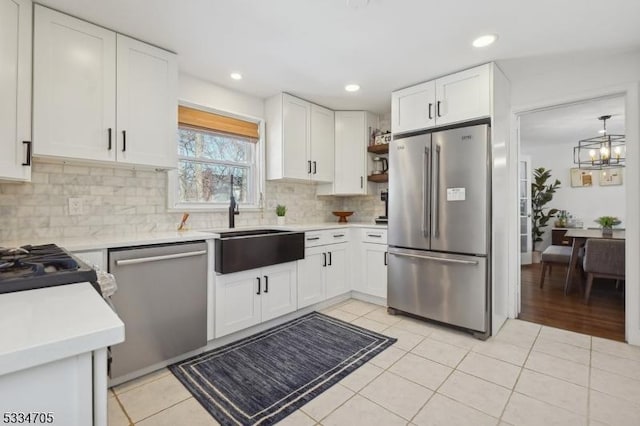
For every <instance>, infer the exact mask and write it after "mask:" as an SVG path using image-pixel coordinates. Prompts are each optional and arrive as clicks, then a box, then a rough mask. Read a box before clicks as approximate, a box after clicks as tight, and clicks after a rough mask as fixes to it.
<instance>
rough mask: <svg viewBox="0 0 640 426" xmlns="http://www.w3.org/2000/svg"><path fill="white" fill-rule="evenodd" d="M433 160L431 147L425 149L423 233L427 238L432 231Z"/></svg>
mask: <svg viewBox="0 0 640 426" xmlns="http://www.w3.org/2000/svg"><path fill="white" fill-rule="evenodd" d="M430 160H431V150H430V149H429V147H425V148H424V165H423V169H422V173H423V179H422V199H423V200H424V204H423V206H422V233H423V235H424V236H425V237H427V238H428V237H429V235H430V229H431V222H430V219H431V215H430V211H429V210H430V209H429V197H430V191H429V189H430V188H431V173H429V169H430V167H429V163H430Z"/></svg>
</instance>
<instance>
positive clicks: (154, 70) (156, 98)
mask: <svg viewBox="0 0 640 426" xmlns="http://www.w3.org/2000/svg"><path fill="white" fill-rule="evenodd" d="M117 46H118V49H117V51H118V91H117V100H118V108H117V111H118V133H117V141H118V142H117V149H118V151H117V154H116V155H117V159H118V162H119V163H129V164H144V165H147V166H156V167H167V168H176V167H177V166H178V157H177V156H178V150H177V145H176V140H177V131H178V116H177V114H178V64H177V59H176V55H175V54H173V53H171V52H167V51H166V50H162V49H158V48H157V47H154V46H150V45H148V44H146V43H142V42H140V41H138V40H134V39H132V38H129V37H126V36H123V35H121V34H118V37H117Z"/></svg>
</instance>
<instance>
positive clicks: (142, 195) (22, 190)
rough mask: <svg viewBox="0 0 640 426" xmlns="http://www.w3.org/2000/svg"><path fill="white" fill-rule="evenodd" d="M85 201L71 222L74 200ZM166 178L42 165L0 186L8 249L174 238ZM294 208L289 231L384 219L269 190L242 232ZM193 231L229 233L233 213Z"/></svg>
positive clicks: (354, 205) (357, 200) (376, 206)
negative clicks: (139, 236)
mask: <svg viewBox="0 0 640 426" xmlns="http://www.w3.org/2000/svg"><path fill="white" fill-rule="evenodd" d="M69 197H79V198H82V201H83V206H84V210H83V214H80V215H75V216H71V215H69V206H68V198H69ZM166 197H167V175H166V173H165V172H155V171H141V170H130V169H119V168H113V167H104V166H82V165H70V164H50V163H46V162H42V161H39V160H38V159H36V160H35V161H34V164H33V167H32V179H31V182H29V183H0V219H1V220H0V245H1V243H2V241H12V240H26V241H28V240H29V239H43V238H60V237H80V236H87V235H95V236H109V235H123V234H129V233H140V232H152V231H169V230H174V229H175V228H176V225H177V223H178V222H180V219H181V217H182V213H170V212H168V211H167V201H166ZM276 204H285V205H286V206H287V223H290V224H304V223H318V222H327V221H334V220H336V218H335V217H334V216H333V215H332V214H331V212H332V211H334V210H354V211H355V212H356V213H355V214H354V216H353V217H352V220H353V221H357V222H368V223H373V219H374V218H375V217H376V216H379V215H381V214H383V213H384V205H383V203H382V202H381V201H380V200H379V197H378V196H362V197H332V196H316V188H315V186H314V185H309V184H304V183H290V182H267V183H266V188H265V206H266V208H265V209H264V210H262V211H241V214H240V215H239V216H236V226H253V225H275V223H276V216H275V205H276ZM190 214H191V216H190V217H189V221H188V225H189V227H190V228H191V229H206V228H224V227H226V226H227V224H228V222H227V221H228V216H227V212H226V211H221V212H190Z"/></svg>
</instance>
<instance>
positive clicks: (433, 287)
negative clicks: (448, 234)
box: [387, 248, 488, 333]
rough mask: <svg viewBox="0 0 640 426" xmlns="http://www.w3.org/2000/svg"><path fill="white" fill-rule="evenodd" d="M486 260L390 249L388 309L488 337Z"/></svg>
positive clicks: (483, 258)
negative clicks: (486, 333)
mask: <svg viewBox="0 0 640 426" xmlns="http://www.w3.org/2000/svg"><path fill="white" fill-rule="evenodd" d="M487 293H488V292H487V258H485V257H473V256H459V255H449V254H442V253H435V252H429V251H421V250H405V249H394V248H390V249H389V284H388V295H387V303H388V305H389V307H391V308H395V309H398V310H400V311H404V312H408V313H410V314H414V315H418V316H421V317H424V318H429V319H432V320H436V321H440V322H443V323H447V324H452V325H456V326H459V327H464V328H467V329H471V330H475V331H479V332H483V333H485V332H486V331H487V327H488V321H487V315H488V310H487Z"/></svg>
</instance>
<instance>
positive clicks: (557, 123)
mask: <svg viewBox="0 0 640 426" xmlns="http://www.w3.org/2000/svg"><path fill="white" fill-rule="evenodd" d="M624 102H625V101H624V97H623V96H618V97H613V98H602V99H593V100H590V101H586V102H582V103H579V104H573V105H564V106H559V107H556V108H552V109H547V110H543V111H537V112H532V113H529V114H525V115H522V116H521V117H520V143H521V145H522V147H523V148H527V147H533V146H536V145H552V144H566V143H572V144H573V145H577V144H578V141H579V140H580V139H587V138H593V137H596V136H600V133H598V130H601V129H602V121H600V120H598V117H600V116H602V115H611V119H610V120H607V133H609V134H624V133H625V129H624V111H625V109H624Z"/></svg>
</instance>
